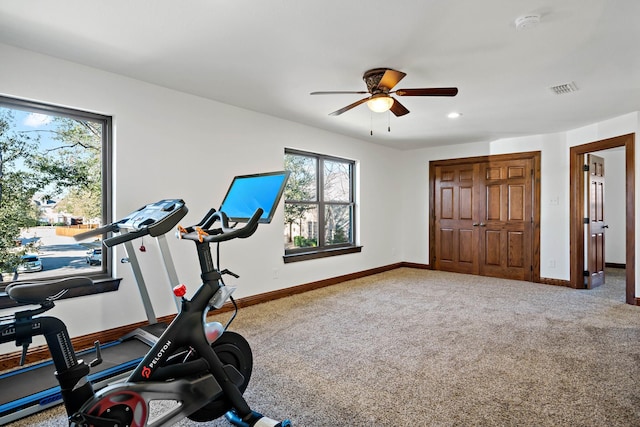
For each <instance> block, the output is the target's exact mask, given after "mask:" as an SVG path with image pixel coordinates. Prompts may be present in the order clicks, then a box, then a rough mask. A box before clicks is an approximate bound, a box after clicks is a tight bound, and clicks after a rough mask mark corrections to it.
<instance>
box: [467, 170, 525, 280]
mask: <svg viewBox="0 0 640 427" xmlns="http://www.w3.org/2000/svg"><path fill="white" fill-rule="evenodd" d="M483 168H484V170H485V173H482V174H481V176H482V177H484V180H483V181H484V182H482V183H481V185H482V184H483V185H484V186H485V188H486V189H487V191H486V198H485V199H484V200H481V201H480V203H481V204H484V206H483V207H482V209H481V212H486V215H485V217H484V218H482V217H481V218H480V229H481V232H480V242H481V243H480V247H483V248H484V249H485V250H484V253H480V261H479V272H480V274H482V275H484V276H494V277H505V278H510V279H519V280H531V270H532V250H533V248H532V241H531V239H532V233H533V231H532V224H533V202H532V194H533V180H532V170H533V164H532V160H531V159H519V160H509V161H497V162H489V163H487V164H485V165H483V166H481V169H483Z"/></svg>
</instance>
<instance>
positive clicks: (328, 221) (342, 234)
mask: <svg viewBox="0 0 640 427" xmlns="http://www.w3.org/2000/svg"><path fill="white" fill-rule="evenodd" d="M324 221H325V225H324V226H325V235H324V238H325V242H326V244H327V245H337V244H340V243H351V240H352V239H351V236H352V235H353V233H352V232H351V230H352V215H351V206H348V205H328V206H326V207H325V215H324Z"/></svg>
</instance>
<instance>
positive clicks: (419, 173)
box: [400, 112, 640, 295]
mask: <svg viewBox="0 0 640 427" xmlns="http://www.w3.org/2000/svg"><path fill="white" fill-rule="evenodd" d="M639 130H640V120H639V113H637V112H634V113H630V114H626V115H623V116H620V117H617V118H613V119H610V120H606V121H602V122H598V123H594V124H592V125H589V126H585V127H582V128H579V129H573V130H570V131H567V132H562V133H557V134H546V135H533V136H527V137H519V138H505V139H500V140H496V141H492V142H491V143H489V144H468V145H457V146H446V147H444V146H443V147H435V148H429V149H421V150H413V151H409V152H404V153H402V156H401V160H400V162H401V164H402V165H403V168H404V171H403V174H402V179H403V184H402V186H403V188H404V193H403V197H404V198H405V205H404V206H405V211H404V212H403V218H404V219H405V223H406V224H416V226H415V229H413V230H412V229H408V228H407V229H405V233H404V241H405V242H411V243H410V244H406V245H405V251H404V253H403V259H404V260H405V261H409V262H417V263H425V264H426V263H428V262H429V230H428V225H427V224H425V221H428V209H429V176H428V165H429V162H430V161H432V160H442V159H451V158H458V157H472V156H479V155H490V154H505V153H515V152H524V151H537V150H539V151H541V153H542V159H541V175H542V182H541V184H540V185H541V188H540V192H541V207H540V210H541V217H540V223H541V224H540V240H541V242H540V275H541V276H542V277H545V278H552V279H560V280H569V267H570V265H569V262H570V259H569V148H570V147H571V146H575V145H582V144H586V143H589V142H594V141H599V140H602V139H606V138H611V137H614V136H619V135H625V134H629V133H636V150H635V152H636V165H638V164H640V162H639V160H638V148H637V147H638V143H639V142H640V141H638V136H637V133H638V131H639ZM639 191H640V174H638V173H636V192H639ZM639 199H640V197H637V196H636V212H639V211H638V203H640V200H639ZM639 216H640V215H636V241H637V242H640V225H639V224H638V223H639V221H640V218H639ZM415 236H423V238H420V237H418V238H417V239H416V238H415ZM638 252H639V251H636V265H637V264H638V257H639V256H640V254H639V253H638ZM607 261H610V262H616V261H613V260H609V259H607ZM622 262H624V261H622ZM636 275H637V277H636V295H640V279H639V277H640V271H638V270H637V271H636Z"/></svg>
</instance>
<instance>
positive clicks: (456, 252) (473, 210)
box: [435, 164, 478, 274]
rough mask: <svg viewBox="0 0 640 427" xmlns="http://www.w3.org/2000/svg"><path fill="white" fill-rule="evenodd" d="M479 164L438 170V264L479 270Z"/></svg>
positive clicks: (461, 270) (458, 269)
mask: <svg viewBox="0 0 640 427" xmlns="http://www.w3.org/2000/svg"><path fill="white" fill-rule="evenodd" d="M477 170H478V165H477V164H464V165H451V166H438V167H436V170H435V209H436V215H435V241H436V244H435V252H436V254H435V255H436V256H435V268H436V269H437V270H445V271H454V272H457V273H467V274H478V252H477V251H478V245H477V241H478V229H477V227H474V224H476V223H477V222H478V218H477V217H478V210H477V206H476V203H474V202H475V200H476V199H477V196H476V195H475V194H474V192H475V191H477V190H476V188H475V186H474V183H475V181H476V177H477Z"/></svg>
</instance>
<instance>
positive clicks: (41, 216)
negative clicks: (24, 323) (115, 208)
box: [0, 97, 111, 281]
mask: <svg viewBox="0 0 640 427" xmlns="http://www.w3.org/2000/svg"><path fill="white" fill-rule="evenodd" d="M110 126H111V120H110V118H109V117H106V116H101V115H96V114H93V113H85V112H81V111H75V110H69V109H64V108H58V107H53V106H48V105H44V104H39V103H33V102H26V101H20V100H15V99H10V98H4V97H0V281H1V280H3V279H4V280H5V281H6V280H7V278H9V279H11V280H15V279H23V278H24V277H22V276H23V275H26V274H29V279H32V278H40V277H52V276H62V275H65V276H67V275H73V274H83V275H86V274H89V275H92V274H104V273H106V272H107V269H106V267H107V263H106V262H105V263H102V261H100V263H97V262H95V256H94V262H93V263H89V261H87V260H88V259H89V255H88V254H89V253H90V252H91V253H94V252H95V250H98V249H100V253H101V249H102V248H101V242H100V241H97V242H89V243H83V244H78V243H76V242H75V241H74V240H73V235H74V234H77V233H79V232H82V231H86V229H87V228H90V227H98V226H100V225H102V224H103V223H105V221H106V220H107V216H108V209H107V205H108V201H109V197H108V196H109V195H108V193H107V192H106V191H105V189H106V188H108V175H109V170H108V169H109V168H108V166H109V138H108V135H110ZM92 264H93V265H94V266H92ZM96 264H97V265H96Z"/></svg>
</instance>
